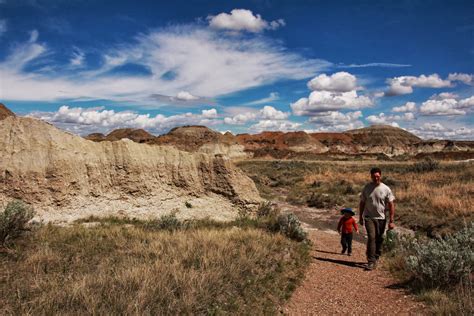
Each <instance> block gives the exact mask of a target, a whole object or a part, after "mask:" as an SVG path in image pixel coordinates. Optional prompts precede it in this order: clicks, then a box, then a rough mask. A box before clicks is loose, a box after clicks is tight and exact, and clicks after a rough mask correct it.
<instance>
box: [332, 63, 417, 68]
mask: <svg viewBox="0 0 474 316" xmlns="http://www.w3.org/2000/svg"><path fill="white" fill-rule="evenodd" d="M411 66H412V65H410V64H392V63H367V64H349V65H344V64H339V65H337V66H336V67H337V68H367V67H382V68H404V67H411Z"/></svg>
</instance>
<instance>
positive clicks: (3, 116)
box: [0, 103, 15, 121]
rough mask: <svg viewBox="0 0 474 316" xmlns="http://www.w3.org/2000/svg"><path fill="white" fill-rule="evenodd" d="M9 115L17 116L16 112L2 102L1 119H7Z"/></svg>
mask: <svg viewBox="0 0 474 316" xmlns="http://www.w3.org/2000/svg"><path fill="white" fill-rule="evenodd" d="M9 116H15V113H13V112H12V111H10V110H9V109H8V108H7V107H6V106H5V105H3V104H2V103H0V121H1V120H3V119H6V118H7V117H9Z"/></svg>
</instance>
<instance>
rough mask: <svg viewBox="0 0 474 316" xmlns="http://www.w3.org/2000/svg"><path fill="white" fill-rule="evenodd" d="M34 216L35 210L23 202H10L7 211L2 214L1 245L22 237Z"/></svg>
mask: <svg viewBox="0 0 474 316" xmlns="http://www.w3.org/2000/svg"><path fill="white" fill-rule="evenodd" d="M33 216H34V211H33V208H32V207H31V206H29V205H27V204H26V203H24V202H23V201H20V200H14V201H11V202H9V203H8V204H7V207H6V208H5V211H4V212H3V213H1V214H0V243H1V244H2V245H5V244H7V243H8V241H10V240H12V239H14V238H16V237H18V236H20V235H21V233H22V232H24V231H25V230H26V225H27V223H28V222H29V221H30V220H31V219H32V218H33Z"/></svg>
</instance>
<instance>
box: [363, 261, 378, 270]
mask: <svg viewBox="0 0 474 316" xmlns="http://www.w3.org/2000/svg"><path fill="white" fill-rule="evenodd" d="M375 267H376V264H375V262H369V264H368V265H367V267H365V271H372V270H375Z"/></svg>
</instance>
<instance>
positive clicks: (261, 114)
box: [224, 105, 289, 125]
mask: <svg viewBox="0 0 474 316" xmlns="http://www.w3.org/2000/svg"><path fill="white" fill-rule="evenodd" d="M288 116H289V113H286V112H283V111H280V110H277V109H275V108H274V107H272V106H268V105H267V106H264V107H263V108H262V109H261V110H260V111H245V112H243V113H239V114H236V115H234V116H233V117H226V118H224V123H226V124H230V125H244V124H246V123H248V122H250V121H256V120H270V121H278V120H286V119H287V118H288Z"/></svg>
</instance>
